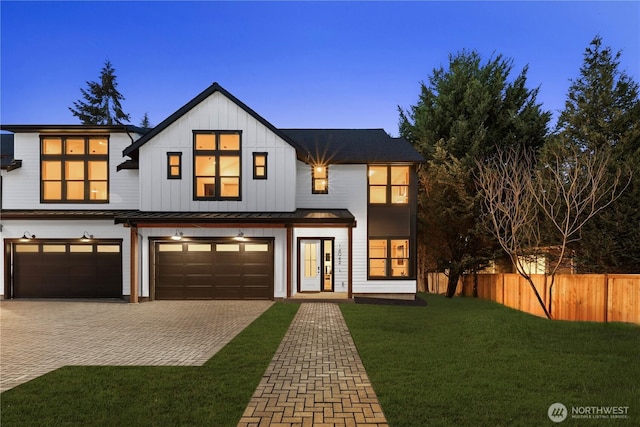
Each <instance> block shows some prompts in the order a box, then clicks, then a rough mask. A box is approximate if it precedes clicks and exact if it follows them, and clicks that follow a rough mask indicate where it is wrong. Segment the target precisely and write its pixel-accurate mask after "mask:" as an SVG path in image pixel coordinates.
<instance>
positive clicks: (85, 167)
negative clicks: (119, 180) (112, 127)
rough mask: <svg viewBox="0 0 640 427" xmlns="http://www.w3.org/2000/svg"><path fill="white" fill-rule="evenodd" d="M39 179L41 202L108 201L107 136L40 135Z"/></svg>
mask: <svg viewBox="0 0 640 427" xmlns="http://www.w3.org/2000/svg"><path fill="white" fill-rule="evenodd" d="M40 179H41V181H40V200H41V201H42V202H43V203H108V202H109V191H108V183H109V139H108V137H106V136H92V137H89V136H87V137H85V136H68V137H64V136H61V137H52V136H42V137H41V138H40Z"/></svg>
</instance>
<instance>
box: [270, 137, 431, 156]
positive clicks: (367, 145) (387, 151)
mask: <svg viewBox="0 0 640 427" xmlns="http://www.w3.org/2000/svg"><path fill="white" fill-rule="evenodd" d="M281 131H282V132H283V133H284V134H285V135H287V136H289V137H290V138H291V139H293V140H294V141H296V143H297V144H298V145H299V146H301V147H302V149H303V150H304V153H300V152H299V153H298V158H300V159H301V160H304V161H307V162H309V163H322V164H338V163H356V164H357V163H390V162H398V163H404V162H408V163H419V162H423V161H424V159H423V157H422V156H421V155H420V153H418V151H416V149H415V148H413V146H412V145H411V144H409V142H408V141H407V140H405V139H404V138H393V137H391V136H389V135H388V134H387V133H386V132H385V131H384V129H281Z"/></svg>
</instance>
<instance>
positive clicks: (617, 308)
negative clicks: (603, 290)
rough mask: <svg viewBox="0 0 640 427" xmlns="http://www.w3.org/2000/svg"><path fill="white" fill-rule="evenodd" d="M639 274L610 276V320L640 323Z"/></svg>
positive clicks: (608, 299) (608, 314)
mask: <svg viewBox="0 0 640 427" xmlns="http://www.w3.org/2000/svg"><path fill="white" fill-rule="evenodd" d="M639 280H640V279H639V278H638V276H637V275H617V274H616V275H610V276H609V277H608V298H607V318H608V321H609V322H632V323H639V324H640V287H639V286H638V281H639Z"/></svg>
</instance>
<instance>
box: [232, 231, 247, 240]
mask: <svg viewBox="0 0 640 427" xmlns="http://www.w3.org/2000/svg"><path fill="white" fill-rule="evenodd" d="M233 240H237V241H238V242H244V241H246V240H247V238H246V237H244V233H243V232H242V230H238V234H237V235H236V236H235V237H234V238H233Z"/></svg>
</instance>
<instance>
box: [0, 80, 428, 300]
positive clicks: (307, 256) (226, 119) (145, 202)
mask: <svg viewBox="0 0 640 427" xmlns="http://www.w3.org/2000/svg"><path fill="white" fill-rule="evenodd" d="M1 128H2V130H3V131H5V132H11V133H12V134H13V135H12V136H13V152H12V153H11V157H12V158H10V159H3V163H2V172H1V174H2V175H1V178H2V181H1V186H2V187H1V188H2V197H1V203H2V205H1V206H0V208H1V212H0V214H1V217H0V228H1V235H2V242H3V247H4V258H3V262H2V263H0V264H1V266H0V268H1V269H2V270H1V276H2V277H3V281H4V285H3V286H2V288H1V291H2V292H3V294H2V295H3V298H5V299H9V298H123V299H127V300H129V301H131V302H137V301H140V300H155V299H279V298H289V297H292V296H294V295H296V294H298V293H311V292H315V293H318V295H322V294H320V293H323V292H334V293H342V295H344V298H351V297H353V296H354V295H368V296H373V295H378V296H387V297H389V296H391V297H396V298H412V297H413V296H414V295H415V292H416V239H415V235H416V206H417V200H416V199H417V182H416V174H415V168H416V165H417V163H419V162H421V161H422V158H421V156H420V155H419V153H418V152H417V151H415V150H414V148H413V147H412V146H411V145H410V144H409V143H408V142H407V141H405V140H404V139H402V138H392V137H390V136H389V135H388V134H387V133H385V132H384V131H383V130H382V129H278V128H276V127H275V126H273V125H272V124H271V123H269V122H268V121H267V120H265V119H264V118H263V117H262V116H260V115H259V114H257V113H256V112H255V111H253V110H252V109H251V108H249V107H248V106H247V105H245V104H244V103H242V102H241V101H240V100H238V99H237V98H235V97H234V96H233V95H232V94H230V93H229V92H228V91H226V90H225V89H223V88H222V87H221V86H220V85H218V84H217V83H214V84H213V85H211V86H210V87H208V88H207V89H206V90H204V91H203V92H202V93H200V94H199V95H198V96H196V97H195V98H194V99H192V100H191V101H189V102H188V103H187V104H186V105H184V106H183V107H182V108H180V109H179V110H177V111H176V112H175V113H173V114H172V115H171V116H170V117H168V118H167V119H166V120H164V121H163V122H162V123H160V124H159V125H158V126H156V127H155V128H153V129H140V128H136V127H132V126H91V125H8V124H3V125H2V126H1ZM4 139H6V138H3V140H4ZM5 142H6V141H5Z"/></svg>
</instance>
